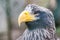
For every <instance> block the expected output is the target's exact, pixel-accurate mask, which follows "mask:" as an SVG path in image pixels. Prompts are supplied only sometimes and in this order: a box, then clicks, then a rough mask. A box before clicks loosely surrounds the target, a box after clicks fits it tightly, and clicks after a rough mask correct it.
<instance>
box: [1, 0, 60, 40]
mask: <svg viewBox="0 0 60 40" xmlns="http://www.w3.org/2000/svg"><path fill="white" fill-rule="evenodd" d="M28 4H37V5H39V6H43V7H46V8H48V9H50V10H51V11H52V12H53V14H54V18H55V24H56V29H57V30H56V32H57V36H58V37H59V38H60V0H0V40H16V39H17V38H18V37H19V36H21V35H22V33H23V32H24V30H25V28H26V25H25V24H24V23H23V25H22V27H21V28H19V27H18V23H17V19H18V16H19V14H20V13H21V11H23V10H24V8H25V7H26V6H27V5H28Z"/></svg>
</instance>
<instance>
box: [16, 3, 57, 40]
mask: <svg viewBox="0 0 60 40" xmlns="http://www.w3.org/2000/svg"><path fill="white" fill-rule="evenodd" d="M23 22H24V23H25V24H26V25H27V28H26V29H25V31H24V33H23V34H22V36H20V37H19V38H18V39H17V40H57V38H56V28H55V21H54V16H53V13H52V12H51V11H50V10H49V9H47V8H45V7H42V6H38V5H36V4H28V5H27V6H26V8H25V9H24V10H23V11H22V12H21V13H20V15H19V17H18V24H19V26H20V25H21V23H23Z"/></svg>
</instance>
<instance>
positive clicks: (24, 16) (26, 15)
mask: <svg viewBox="0 0 60 40" xmlns="http://www.w3.org/2000/svg"><path fill="white" fill-rule="evenodd" d="M33 20H36V18H35V15H33V14H31V13H30V12H28V11H23V12H22V13H21V14H20V15H19V17H18V24H19V26H20V24H21V23H22V22H29V21H33Z"/></svg>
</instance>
